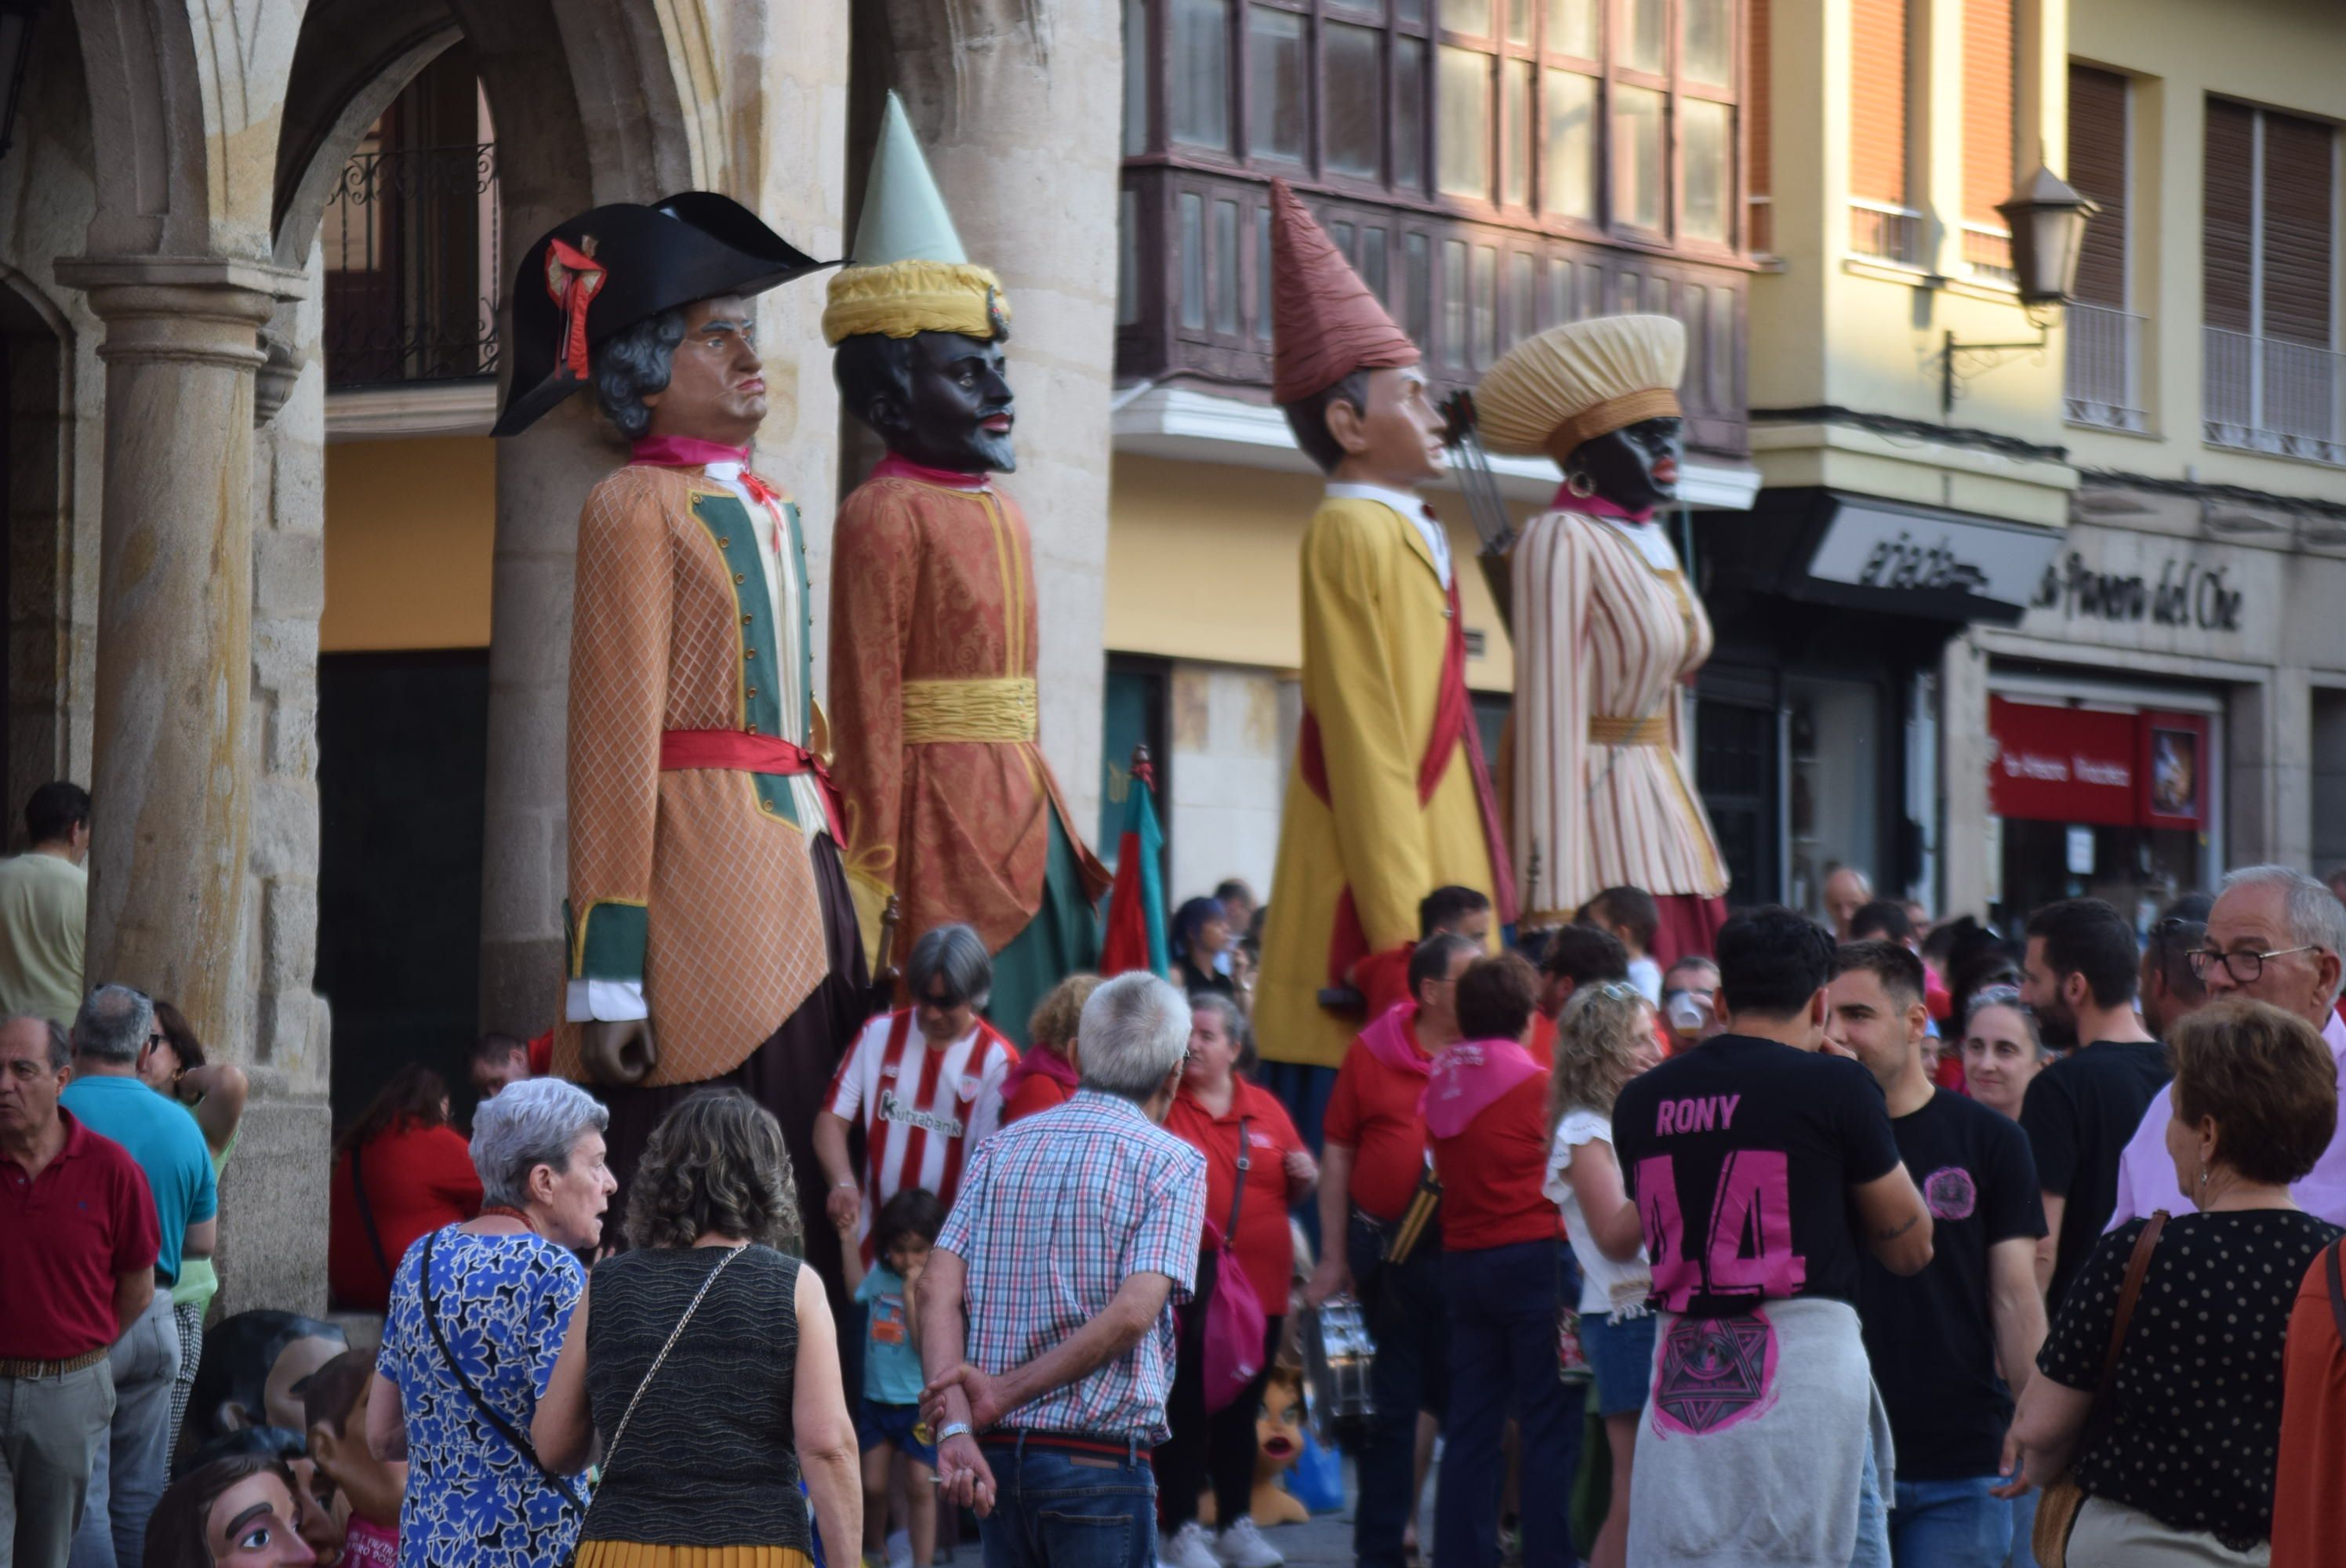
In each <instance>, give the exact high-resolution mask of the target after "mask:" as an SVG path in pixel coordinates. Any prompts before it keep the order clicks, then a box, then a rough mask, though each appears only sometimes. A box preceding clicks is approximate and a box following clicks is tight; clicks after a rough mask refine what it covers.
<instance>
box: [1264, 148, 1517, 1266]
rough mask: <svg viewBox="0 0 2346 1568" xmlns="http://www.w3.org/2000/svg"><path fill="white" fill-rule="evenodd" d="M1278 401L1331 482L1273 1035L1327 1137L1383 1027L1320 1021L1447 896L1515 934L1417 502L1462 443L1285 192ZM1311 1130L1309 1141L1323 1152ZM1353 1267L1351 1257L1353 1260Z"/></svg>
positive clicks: (1285, 836)
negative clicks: (1329, 1114) (1321, 1116)
mask: <svg viewBox="0 0 2346 1568" xmlns="http://www.w3.org/2000/svg"><path fill="white" fill-rule="evenodd" d="M1271 203H1272V205H1271V230H1270V242H1271V274H1272V288H1273V290H1274V294H1273V302H1274V308H1273V311H1272V322H1273V338H1272V363H1271V397H1272V399H1273V400H1274V401H1275V402H1278V403H1280V405H1281V406H1282V407H1283V408H1284V409H1285V411H1286V413H1287V421H1288V424H1289V426H1290V428H1291V429H1292V430H1293V431H1294V433H1295V439H1296V442H1297V443H1298V444H1299V445H1301V447H1302V448H1303V450H1304V452H1305V453H1307V454H1308V455H1309V456H1310V457H1311V459H1312V461H1313V462H1315V463H1318V464H1319V465H1320V467H1321V470H1323V471H1324V472H1325V473H1327V474H1328V477H1329V484H1328V490H1327V495H1326V498H1325V499H1324V500H1322V501H1321V504H1320V507H1319V510H1318V511H1316V512H1315V513H1313V514H1312V516H1311V525H1310V526H1309V527H1308V528H1307V529H1306V530H1305V532H1304V535H1303V726H1302V730H1301V734H1300V736H1299V737H1298V739H1297V744H1296V759H1295V768H1294V771H1293V772H1292V773H1291V774H1290V776H1289V779H1288V784H1287V801H1286V807H1285V811H1284V814H1283V816H1282V818H1281V820H1280V839H1279V868H1278V880H1277V882H1276V885H1275V886H1274V887H1273V889H1272V893H1271V901H1270V921H1269V924H1268V927H1267V929H1266V930H1265V932H1264V933H1263V959H1262V977H1261V979H1260V982H1259V983H1258V987H1257V993H1256V998H1255V1013H1254V1023H1255V1033H1256V1036H1257V1038H1258V1040H1259V1041H1260V1046H1261V1051H1262V1054H1263V1055H1264V1057H1265V1058H1266V1059H1268V1060H1270V1061H1271V1062H1274V1063H1280V1064H1296V1065H1298V1066H1300V1067H1302V1068H1306V1069H1317V1070H1318V1071H1317V1072H1316V1073H1311V1072H1307V1073H1302V1074H1279V1075H1280V1076H1285V1077H1288V1078H1290V1079H1291V1080H1296V1081H1294V1082H1290V1084H1288V1085H1287V1090H1288V1095H1287V1097H1288V1098H1289V1100H1290V1105H1295V1106H1297V1107H1298V1109H1299V1112H1300V1116H1301V1120H1303V1121H1305V1122H1307V1123H1313V1124H1316V1121H1317V1115H1316V1111H1317V1106H1316V1105H1314V1104H1313V1102H1314V1101H1324V1098H1325V1091H1324V1088H1323V1087H1321V1085H1320V1084H1316V1083H1314V1082H1312V1081H1311V1080H1313V1079H1315V1078H1316V1079H1322V1080H1324V1079H1326V1078H1328V1077H1330V1076H1332V1072H1333V1069H1334V1068H1335V1067H1336V1066H1337V1065H1338V1064H1339V1063H1341V1061H1342V1059H1343V1056H1344V1052H1345V1049H1346V1047H1347V1046H1348V1045H1350V1044H1351V1043H1352V1037H1353V1036H1354V1035H1355V1034H1357V1033H1359V1032H1360V1029H1361V1027H1362V1023H1363V1020H1362V1018H1361V1016H1360V1015H1359V1013H1358V1012H1357V1011H1354V1012H1352V1013H1343V1012H1340V1011H1337V1010H1335V1009H1333V1008H1331V1007H1329V1006H1325V1005H1323V1004H1322V993H1347V992H1349V990H1350V987H1351V984H1352V979H1353V974H1352V971H1353V966H1354V965H1355V964H1357V963H1358V962H1360V960H1361V959H1362V958H1364V957H1366V956H1368V955H1369V954H1371V953H1372V952H1382V951H1384V950H1386V949H1390V948H1393V947H1396V946H1398V945H1400V944H1402V943H1404V942H1408V941H1410V940H1412V939H1413V938H1414V937H1415V936H1416V935H1417V907H1418V901H1419V900H1421V899H1423V897H1425V895H1426V894H1428V893H1430V892H1432V891H1433V890H1434V889H1436V888H1438V887H1444V886H1451V885H1456V886H1462V887H1468V888H1473V889H1474V890H1475V891H1478V892H1483V893H1485V894H1488V895H1490V897H1491V899H1492V901H1493V904H1494V911H1495V913H1496V915H1497V918H1498V920H1499V921H1500V923H1502V924H1504V923H1505V922H1506V921H1510V920H1512V919H1513V918H1514V916H1515V911H1514V884H1513V881H1512V879H1511V878H1510V876H1509V874H1508V864H1507V859H1506V855H1505V850H1504V848H1503V846H1502V840H1501V839H1500V830H1499V824H1498V816H1497V809H1496V804H1495V801H1494V798H1493V796H1492V792H1491V782H1490V777H1489V773H1488V771H1487V769H1485V768H1484V760H1483V749H1482V740H1481V737H1480V734H1479V732H1478V731H1477V729H1476V728H1475V725H1474V707H1473V704H1472V702H1471V700H1470V699H1469V697H1468V695H1467V690H1466V643H1465V635H1464V626H1463V624H1462V622H1461V619H1460V616H1459V606H1458V585H1457V577H1456V568H1455V565H1454V562H1453V561H1452V559H1451V552H1450V545H1449V540H1448V538H1447V536H1446V535H1444V533H1443V527H1442V524H1441V523H1440V521H1439V520H1438V519H1436V518H1435V517H1434V515H1433V512H1432V510H1431V509H1430V508H1428V507H1427V506H1426V504H1424V503H1423V501H1421V500H1420V499H1419V498H1418V496H1417V488H1418V486H1419V485H1421V484H1424V483H1425V482H1426V481H1428V480H1430V479H1433V478H1434V477H1435V476H1436V475H1438V474H1439V473H1441V472H1442V470H1443V463H1444V458H1443V444H1442V443H1443V421H1442V419H1441V417H1440V416H1439V415H1438V414H1437V413H1436V412H1434V409H1433V404H1432V403H1431V402H1429V401H1428V399H1427V396H1426V382H1425V376H1424V374H1423V372H1421V371H1420V370H1418V368H1417V361H1418V351H1417V345H1416V344H1414V343H1413V342H1411V341H1409V339H1408V337H1407V336H1406V335H1405V334H1404V333H1403V331H1402V330H1401V329H1400V328H1399V327H1397V326H1395V325H1394V324H1393V321H1392V317H1390V316H1388V315H1387V314H1386V313H1385V311H1384V308H1383V307H1382V305H1380V304H1379V303H1378V302H1377V299H1376V296H1375V295H1374V294H1372V293H1371V292H1370V291H1369V289H1368V287H1367V285H1366V284H1364V283H1362V281H1361V280H1360V278H1359V277H1358V276H1357V275H1356V274H1355V273H1354V272H1353V271H1352V268H1351V266H1350V265H1348V264H1347V263H1346V261H1345V260H1344V258H1343V256H1342V254H1341V252H1340V251H1338V250H1337V249H1336V248H1335V246H1334V245H1333V244H1332V243H1331V241H1330V240H1329V239H1328V236H1327V235H1326V234H1325V233H1324V232H1322V231H1321V228H1320V226H1319V224H1317V223H1315V222H1314V221H1312V219H1311V214H1310V213H1309V212H1308V211H1306V210H1305V209H1304V207H1303V204H1302V203H1301V201H1299V200H1298V199H1296V197H1295V193H1294V192H1293V191H1291V190H1290V189H1289V188H1287V186H1286V184H1285V183H1284V182H1283V181H1273V182H1272V185H1271ZM1309 1131H1310V1129H1309V1128H1307V1135H1308V1133H1309ZM1334 1244H1335V1245H1341V1243H1340V1242H1339V1243H1334Z"/></svg>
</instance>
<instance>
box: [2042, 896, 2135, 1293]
mask: <svg viewBox="0 0 2346 1568" xmlns="http://www.w3.org/2000/svg"><path fill="white" fill-rule="evenodd" d="M2139 957H2140V954H2139V952H2138V951H2137V947H2136V945H2135V940H2134V928H2132V927H2131V926H2129V925H2127V922H2126V917H2125V916H2123V915H2121V914H2119V913H2118V911H2117V910H2115V909H2112V908H2111V907H2110V906H2109V905H2108V904H2106V903H2104V902H2103V901H2101V900H2099V899H2065V900H2063V901H2061V902H2059V903H2055V904H2046V905H2045V907H2044V908H2043V909H2041V910H2038V911H2036V912H2035V914H2033V915H2031V916H2030V917H2029V918H2028V956H2027V960H2026V962H2025V964H2024V965H2023V968H2022V975H2021V983H2020V999H2021V1001H2023V1002H2025V1003H2027V1004H2028V1006H2029V1008H2030V1009H2031V1010H2032V1011H2034V1012H2035V1014H2036V1016H2037V1017H2038V1019H2039V1020H2041V1021H2042V1022H2043V1023H2044V1024H2045V1030H2046V1033H2047V1034H2048V1035H2051V1034H2060V1033H2066V1034H2069V1035H2070V1036H2071V1037H2073V1038H2075V1039H2076V1040H2077V1041H2078V1042H2079V1044H2078V1048H2077V1049H2076V1051H2075V1052H2073V1053H2071V1054H2069V1055H2068V1056H2066V1057H2065V1058H2064V1059H2062V1060H2061V1061H2058V1062H2055V1063H2054V1064H2053V1065H2051V1066H2050V1067H2047V1068H2045V1071H2043V1072H2042V1073H2039V1074H2036V1079H2035V1082H2034V1083H2032V1084H2029V1085H2028V1097H2027V1098H2026V1099H2025V1100H2024V1101H2022V1102H2021V1105H2020V1127H2021V1130H2022V1131H2023V1132H2025V1133H2026V1134H2027V1135H2028V1145H2029V1148H2030V1150H2031V1151H2032V1152H2033V1153H2034V1154H2035V1156H2036V1180H2037V1185H2038V1186H2040V1187H2041V1188H2043V1191H2044V1201H2045V1225H2046V1226H2047V1227H2049V1229H2048V1233H2047V1235H2046V1237H2045V1240H2043V1241H2042V1242H2040V1243H2038V1244H2037V1247H2036V1278H2037V1281H2038V1283H2039V1284H2041V1285H2043V1286H2044V1287H2045V1290H2046V1295H2045V1309H2046V1312H2047V1313H2048V1315H2051V1314H2057V1313H2059V1311H2060V1310H2061V1299H2062V1298H2063V1297H2065V1296H2066V1295H2067V1294H2068V1293H2069V1281H2070V1280H2071V1278H2074V1277H2075V1276H2076V1272H2077V1268H2078V1266H2079V1265H2080V1264H2082V1263H2084V1262H2085V1260H2086V1254H2088V1253H2090V1252H2092V1251H2093V1249H2094V1243H2095V1242H2096V1241H2097V1240H2098V1239H2100V1237H2101V1234H2102V1229H2103V1227H2106V1225H2108V1224H2109V1222H2110V1213H2111V1211H2112V1210H2113V1209H2114V1208H2115V1207H2117V1196H2118V1156H2120V1155H2122V1154H2124V1153H2125V1152H2126V1145H2127V1139H2128V1138H2131V1137H2133V1136H2134V1130H2135V1128H2137V1126H2139V1125H2142V1114H2143V1112H2144V1111H2145V1110H2147V1109H2148V1108H2149V1105H2150V1102H2151V1097H2152V1096H2153V1095H2157V1093H2158V1092H2159V1091H2160V1090H2161V1089H2163V1088H2165V1087H2166V1086H2167V1080H2168V1076H2169V1075H2170V1074H2169V1072H2168V1065H2167V1048H2166V1047H2165V1046H2163V1045H2161V1044H2159V1043H2158V1042H2157V1041H2156V1040H2154V1039H2152V1038H2151V1037H2150V1034H2149V1033H2148V1032H2147V1030H2145V1029H2144V1028H2143V1026H2142V1021H2141V1020H2140V1019H2138V1018H2137V1017H2136V1016H2135V1010H2134V999H2135V981H2136V978H2137V975H2136V964H2137V961H2138V959H2139Z"/></svg>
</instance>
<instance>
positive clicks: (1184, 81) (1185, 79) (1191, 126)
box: [1165, 0, 1230, 152]
mask: <svg viewBox="0 0 2346 1568" xmlns="http://www.w3.org/2000/svg"><path fill="white" fill-rule="evenodd" d="M1166 3H1167V4H1168V5H1171V6H1172V7H1173V54H1172V57H1171V58H1170V59H1168V61H1167V62H1166V63H1165V90H1166V96H1167V97H1169V98H1170V99H1172V102H1171V104H1170V105H1169V106H1168V109H1167V118H1168V120H1169V121H1170V122H1171V123H1172V127H1173V139H1174V140H1176V141H1184V142H1187V143H1188V144H1189V145H1190V146H1191V147H1203V148H1213V149H1215V150H1216V151H1218V152H1227V151H1229V146H1230V0H1166Z"/></svg>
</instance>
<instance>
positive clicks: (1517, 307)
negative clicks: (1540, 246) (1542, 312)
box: [1507, 250, 1539, 342]
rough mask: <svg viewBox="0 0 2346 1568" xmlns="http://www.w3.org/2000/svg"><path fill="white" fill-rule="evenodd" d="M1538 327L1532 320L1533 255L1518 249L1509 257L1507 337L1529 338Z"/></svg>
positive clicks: (1512, 339)
mask: <svg viewBox="0 0 2346 1568" xmlns="http://www.w3.org/2000/svg"><path fill="white" fill-rule="evenodd" d="M1538 330H1539V329H1538V327H1537V326H1536V325H1535V323H1534V322H1533V321H1532V255H1531V252H1530V251H1528V250H1518V251H1515V253H1514V254H1512V255H1510V256H1509V257H1508V258H1507V338H1508V341H1511V342H1512V341H1515V339H1517V338H1528V337H1530V336H1531V335H1532V334H1533V333H1534V332H1535V331H1538Z"/></svg>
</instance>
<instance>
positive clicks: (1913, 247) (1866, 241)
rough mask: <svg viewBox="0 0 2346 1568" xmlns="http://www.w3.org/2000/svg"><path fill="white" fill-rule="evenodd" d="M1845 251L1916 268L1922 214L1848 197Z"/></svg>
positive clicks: (1920, 261) (1920, 248) (1919, 256)
mask: <svg viewBox="0 0 2346 1568" xmlns="http://www.w3.org/2000/svg"><path fill="white" fill-rule="evenodd" d="M1849 248H1850V249H1851V251H1853V252H1854V253H1856V254H1857V255H1860V256H1871V257H1873V258H1874V259H1875V260H1882V261H1891V262H1895V263H1896V264H1897V265H1899V266H1901V267H1920V266H1921V265H1922V264H1923V215H1922V214H1921V213H1920V212H1917V211H1916V210H1914V209H1913V208H1911V207H1896V206H1892V204H1891V203H1889V202H1887V201H1873V200H1870V199H1867V198H1865V197H1862V196H1852V197H1851V198H1850V199H1849Z"/></svg>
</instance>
